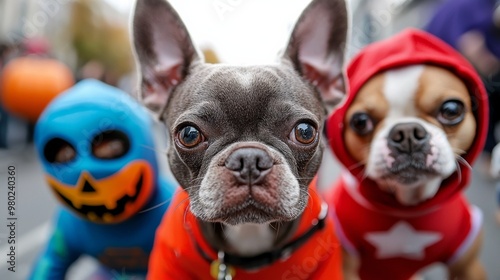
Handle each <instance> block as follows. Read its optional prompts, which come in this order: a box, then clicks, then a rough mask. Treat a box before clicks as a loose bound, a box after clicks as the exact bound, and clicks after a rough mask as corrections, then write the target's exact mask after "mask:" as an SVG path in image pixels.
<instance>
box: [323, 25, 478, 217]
mask: <svg viewBox="0 0 500 280" xmlns="http://www.w3.org/2000/svg"><path fill="white" fill-rule="evenodd" d="M414 64H431V65H436V66H441V67H443V68H446V69H448V70H450V71H452V72H454V73H455V74H456V75H457V76H458V77H461V78H462V80H463V81H464V82H465V83H466V85H467V86H468V88H469V91H470V94H471V95H472V96H474V97H475V99H476V102H477V106H476V112H475V116H476V120H477V124H478V125H477V128H476V132H475V134H476V138H475V140H474V143H473V144H472V147H471V148H470V149H469V151H468V153H467V154H465V155H463V158H464V159H465V160H466V161H467V162H468V163H469V164H472V163H473V162H474V161H475V159H476V158H477V156H478V155H479V154H480V152H481V150H482V149H483V146H484V142H485V139H486V133H487V128H488V98H487V94H486V91H485V89H484V86H483V83H482V81H481V79H480V78H479V76H478V75H477V73H476V72H475V70H474V68H473V67H472V66H471V65H470V64H469V62H468V61H467V60H466V59H465V58H463V57H462V56H461V55H460V54H459V53H458V52H456V51H455V50H454V49H452V48H451V47H450V46H448V45H447V44H446V43H444V42H443V41H441V40H440V39H438V38H436V37H434V36H433V35H430V34H429V33H426V32H424V31H420V30H416V29H408V30H406V31H403V32H402V33H400V34H398V35H396V36H393V37H391V38H389V39H387V40H384V41H380V42H377V43H374V44H371V45H369V46H368V47H366V48H365V49H363V50H362V51H361V52H360V53H359V54H358V55H357V56H356V57H355V58H354V59H353V60H352V61H351V63H350V64H349V66H348V69H347V76H348V78H349V94H348V96H347V98H346V101H345V102H344V104H342V105H341V107H339V109H338V110H336V111H335V112H334V113H333V114H332V115H331V116H330V117H329V119H328V122H327V135H328V139H329V142H330V146H331V147H332V149H333V151H334V152H335V155H336V156H337V158H338V159H339V160H340V161H341V162H342V164H343V165H344V166H347V167H352V166H357V168H351V169H350V172H351V173H352V174H353V175H354V176H355V177H357V178H358V180H363V184H362V185H361V186H360V192H361V194H362V195H363V196H364V197H366V198H367V199H368V200H370V201H372V202H373V203H375V204H377V207H379V208H380V209H386V210H391V209H395V208H396V209H398V211H415V210H422V209H429V207H432V206H436V205H439V204H441V203H443V202H445V201H447V200H448V199H450V198H451V197H453V196H454V195H456V194H457V193H459V192H460V191H462V189H463V188H465V187H466V186H467V185H468V183H469V181H470V176H471V170H470V169H469V168H468V167H467V166H465V165H463V163H460V171H461V174H456V173H455V174H454V175H452V176H450V177H449V178H448V179H447V180H445V181H443V184H442V187H441V188H440V190H439V192H438V193H437V194H436V196H435V197H434V198H432V199H429V200H427V201H425V202H423V203H421V204H419V205H416V206H404V205H401V204H400V203H399V202H398V201H397V200H396V199H395V197H394V196H393V195H390V194H387V193H385V192H383V191H381V190H380V189H379V188H378V187H376V186H375V183H374V182H373V181H371V180H370V179H363V170H364V165H361V166H359V165H358V163H357V161H356V160H355V159H354V158H352V156H351V155H350V154H349V153H348V151H347V149H346V147H345V145H344V141H343V130H344V128H343V123H344V117H345V114H346V112H347V109H348V107H349V105H350V104H351V103H352V101H353V100H354V97H355V96H356V94H357V93H358V91H359V90H360V88H361V86H362V85H363V84H364V83H366V82H367V81H368V80H369V79H370V78H371V77H373V76H374V75H375V74H377V73H380V72H383V71H385V70H388V69H393V68H398V67H403V66H409V65H414Z"/></svg>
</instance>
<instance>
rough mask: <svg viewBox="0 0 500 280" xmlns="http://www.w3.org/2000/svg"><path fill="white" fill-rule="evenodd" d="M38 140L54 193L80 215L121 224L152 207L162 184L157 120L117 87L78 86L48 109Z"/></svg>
mask: <svg viewBox="0 0 500 280" xmlns="http://www.w3.org/2000/svg"><path fill="white" fill-rule="evenodd" d="M34 141H35V147H36V149H37V152H38V155H39V158H40V160H41V164H42V167H43V171H44V172H45V174H46V176H45V177H46V181H47V183H48V185H49V186H50V189H51V190H52V191H53V193H54V194H55V196H56V197H57V199H58V200H59V201H61V202H62V204H63V205H64V206H66V207H67V208H68V209H69V210H71V211H72V212H75V213H76V214H78V215H79V216H81V217H83V218H85V219H88V220H89V221H92V222H96V223H119V222H122V221H125V220H126V219H128V218H131V217H132V216H133V215H135V214H137V213H138V212H140V211H142V210H145V209H147V207H150V206H149V205H148V203H149V202H150V201H151V197H152V195H153V194H154V191H155V189H156V188H157V186H158V178H157V177H158V164H157V159H156V154H155V145H154V139H153V122H152V119H151V118H150V116H149V115H148V113H147V111H146V110H145V109H144V108H143V107H142V106H141V105H140V104H138V103H137V102H136V101H135V100H134V99H133V98H131V97H130V96H128V95H127V94H126V93H124V92H122V91H120V90H119V89H116V88H113V87H110V86H108V85H106V84H103V83H101V82H98V81H94V80H86V81H82V82H80V83H78V84H77V85H75V86H74V87H73V88H71V89H70V90H69V91H67V92H65V93H63V94H61V95H60V96H59V97H57V98H56V99H55V100H54V101H53V102H51V103H50V104H49V106H48V107H47V108H46V109H45V111H44V112H43V114H42V115H41V116H40V119H39V120H38V122H37V125H36V127H35V137H34ZM151 207H154V205H151Z"/></svg>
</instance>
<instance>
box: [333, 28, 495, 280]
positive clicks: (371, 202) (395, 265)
mask: <svg viewBox="0 0 500 280" xmlns="http://www.w3.org/2000/svg"><path fill="white" fill-rule="evenodd" d="M415 64H430V65H435V66H439V67H443V68H446V69H448V70H450V71H452V72H453V73H455V74H456V75H457V76H458V77H460V78H461V79H462V80H463V81H464V83H465V84H466V85H467V87H468V89H469V92H470V94H471V96H473V98H474V99H475V102H476V103H475V104H476V105H477V106H475V111H474V114H475V117H476V121H477V128H476V131H475V135H476V137H475V139H474V142H473V144H472V146H471V148H470V149H469V151H468V152H467V154H465V155H462V156H463V158H464V159H465V160H466V161H467V162H468V163H469V164H470V165H472V163H473V162H474V161H475V159H476V158H477V156H478V155H479V154H480V152H481V150H482V148H483V145H484V141H485V138H486V132H487V127H488V123H487V122H488V100H487V95H486V91H485V89H484V86H483V84H482V81H481V79H480V78H479V77H478V75H477V74H476V72H475V70H474V68H473V67H472V66H471V65H470V64H469V63H468V61H467V60H466V59H465V58H463V57H462V56H461V55H460V54H459V53H458V52H456V51H455V50H454V49H452V48H451V47H450V46H448V45H447V44H446V43H444V42H442V41H441V40H439V39H438V38H436V37H434V36H432V35H430V34H428V33H425V32H423V31H419V30H415V29H409V30H406V31H404V32H402V33H400V34H398V35H396V36H393V37H392V38H389V39H387V40H384V41H380V42H377V43H374V44H372V45H369V46H368V47H366V48H365V49H364V50H362V51H361V52H360V53H359V54H358V55H357V56H356V57H355V58H354V59H353V60H352V62H351V63H350V65H349V66H348V69H347V75H348V78H349V95H348V96H347V99H346V101H345V103H344V104H342V106H341V107H340V108H339V109H338V110H337V111H335V112H334V114H333V115H332V116H331V117H330V118H329V119H328V123H327V135H328V138H329V143H330V145H331V147H332V149H333V151H334V152H335V154H336V156H337V158H338V159H339V160H340V161H341V163H342V164H343V165H344V166H346V167H352V166H357V167H356V168H353V169H352V168H351V169H350V170H349V172H348V171H345V174H343V176H342V178H341V179H340V180H339V182H338V183H337V186H335V187H334V188H332V193H331V194H330V197H329V200H330V201H329V202H331V203H332V205H333V206H334V207H331V208H335V209H334V211H335V215H334V217H335V218H336V222H337V223H339V225H338V226H336V228H337V230H338V234H339V238H340V239H341V241H342V242H343V243H344V244H343V245H344V246H345V247H346V248H347V249H348V250H350V251H351V253H353V254H359V256H360V257H361V261H362V265H361V269H360V274H361V277H362V279H387V274H385V275H383V276H382V275H380V272H384V271H385V272H387V271H391V274H390V276H391V279H407V278H409V277H411V276H412V275H413V274H414V273H415V272H417V271H418V270H419V269H420V268H422V267H423V266H425V265H427V264H430V263H432V262H436V261H441V262H452V261H453V260H455V259H456V258H458V257H460V254H461V253H463V252H464V251H465V250H466V249H467V248H468V246H469V245H470V243H471V241H472V240H473V239H474V238H475V236H476V235H477V232H478V230H479V227H480V224H481V222H480V220H481V215H480V212H478V211H475V210H474V211H472V209H471V208H470V207H469V205H468V204H467V203H466V200H465V198H464V197H463V196H462V195H461V193H462V190H463V189H464V188H465V187H466V186H467V185H468V183H469V181H470V176H471V170H470V169H469V168H468V167H467V166H466V165H464V164H463V163H460V169H459V170H460V171H459V172H455V173H454V174H453V175H451V176H450V177H449V178H447V179H446V180H444V181H443V183H442V185H441V187H440V190H439V191H438V193H437V194H436V195H435V196H434V197H433V198H431V199H429V200H427V201H425V202H422V203H420V204H418V205H415V206H405V205H402V204H400V203H399V202H398V201H397V200H396V198H395V196H393V195H391V194H388V193H386V192H383V191H382V190H381V189H380V188H378V187H377V186H376V183H375V182H373V181H372V180H370V179H368V178H364V177H363V176H364V174H363V170H364V168H365V166H363V165H362V166H359V165H358V162H357V161H356V160H355V159H354V158H353V157H352V156H351V155H350V154H349V152H348V150H347V148H346V147H345V145H344V141H343V131H344V128H343V124H344V117H345V114H346V112H347V109H348V108H349V106H350V104H351V103H352V102H353V100H354V98H355V96H356V95H357V93H358V91H359V90H360V88H361V87H362V86H363V85H364V84H365V83H366V82H367V81H368V80H369V79H370V78H372V77H373V76H375V75H376V74H378V73H381V72H383V71H386V70H388V69H394V68H398V67H403V66H410V65H415ZM452 211H453V212H452ZM383 233H386V234H387V235H383ZM414 234H416V236H419V237H421V239H419V241H418V242H415V241H412V242H409V243H404V242H403V241H404V240H405V237H408V236H413V235H414ZM449 235H451V236H453V237H451V238H450V237H449ZM401 236H402V237H403V238H402V239H400V240H395V238H396V239H397V238H398V237H401ZM385 237H389V238H390V242H389V243H392V246H394V244H399V243H401V242H403V243H404V244H400V245H401V246H403V247H404V246H406V247H408V246H410V247H411V246H412V244H413V245H415V246H417V247H418V246H421V247H420V248H419V249H422V250H417V249H418V248H417V249H415V247H413V248H407V254H406V255H405V256H403V255H404V254H402V255H401V256H394V254H392V255H391V252H390V249H389V251H387V249H385V251H384V249H381V248H378V247H377V246H379V245H381V244H382V243H384V242H381V240H383V239H384V238H385ZM401 240H403V241H401ZM407 241H408V240H407ZM419 242H420V243H419ZM389 246H391V245H389ZM392 253H394V251H393V252H392ZM379 275H380V276H379Z"/></svg>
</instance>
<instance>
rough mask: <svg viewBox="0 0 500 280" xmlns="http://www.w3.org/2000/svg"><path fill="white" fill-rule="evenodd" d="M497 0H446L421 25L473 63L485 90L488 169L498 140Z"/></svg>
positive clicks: (499, 55) (499, 24)
mask: <svg viewBox="0 0 500 280" xmlns="http://www.w3.org/2000/svg"><path fill="white" fill-rule="evenodd" d="M499 5H500V1H499V0H448V1H446V2H445V3H443V5H442V6H440V7H439V8H438V9H437V11H436V13H435V14H434V16H433V18H432V20H431V21H430V22H429V24H428V25H427V27H426V28H425V29H426V30H427V31H428V32H430V33H432V34H434V35H436V36H437V37H439V38H441V39H443V40H444V41H445V42H447V43H448V44H450V45H451V46H453V47H454V48H455V49H457V50H458V51H460V52H461V53H462V54H463V55H464V56H465V57H466V58H467V59H469V61H470V62H471V63H472V64H473V65H474V67H475V68H476V69H477V71H478V72H479V73H480V75H481V77H482V78H483V81H484V83H485V86H486V90H487V91H488V96H489V102H490V125H489V129H488V138H487V140H486V145H485V148H484V154H485V159H484V163H485V165H486V166H485V167H484V168H482V171H483V173H485V174H487V173H488V170H489V169H488V168H489V165H490V159H491V153H492V150H493V148H494V147H495V145H496V144H497V143H498V142H499V141H500V139H499V137H498V132H495V131H498V128H497V127H498V126H499V123H500V111H499V110H498V108H499V105H500V8H499Z"/></svg>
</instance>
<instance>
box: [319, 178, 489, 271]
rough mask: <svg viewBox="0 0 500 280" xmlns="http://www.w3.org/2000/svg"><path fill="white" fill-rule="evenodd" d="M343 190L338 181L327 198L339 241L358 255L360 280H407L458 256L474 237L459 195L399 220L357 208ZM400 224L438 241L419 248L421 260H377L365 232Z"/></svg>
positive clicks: (384, 230) (470, 217)
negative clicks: (430, 266)
mask: <svg viewBox="0 0 500 280" xmlns="http://www.w3.org/2000/svg"><path fill="white" fill-rule="evenodd" d="M347 188H348V186H347V184H346V182H345V181H344V180H340V181H338V185H336V186H335V187H334V188H333V189H332V190H333V191H332V192H331V193H330V194H329V195H328V198H327V199H328V202H330V203H331V205H334V212H335V213H334V214H333V215H334V217H335V219H336V221H337V222H338V223H339V224H340V225H342V226H339V225H336V230H337V232H338V236H339V237H340V239H341V242H342V243H343V244H344V245H345V246H346V247H347V248H348V251H349V249H354V250H355V253H358V254H359V257H360V260H361V267H360V269H359V273H360V277H361V279H370V280H379V279H380V280H385V279H388V276H390V279H401V280H403V279H410V278H411V277H412V276H413V275H414V274H415V273H417V272H418V271H419V270H420V269H422V268H423V267H425V266H427V265H429V264H432V263H434V262H443V263H446V262H448V261H450V259H452V257H455V256H454V255H455V254H456V253H460V252H457V249H458V248H460V246H463V245H464V246H465V247H466V248H467V247H468V244H465V243H466V240H467V239H468V238H471V239H472V240H473V239H474V238H475V237H476V236H477V230H478V229H477V226H478V224H479V223H480V221H478V220H477V219H476V220H475V222H476V226H475V227H476V228H475V229H473V227H472V223H473V222H472V221H473V219H472V216H471V211H470V209H469V206H468V203H467V201H466V200H465V198H464V197H463V196H462V195H457V196H455V197H453V198H452V199H450V200H448V201H447V202H445V203H443V204H442V205H441V207H439V208H437V209H435V210H433V211H429V212H425V213H418V214H416V215H413V216H407V217H401V216H398V215H392V214H388V213H387V212H381V211H377V210H376V208H371V209H370V207H365V206H363V205H361V204H360V203H359V201H356V199H354V198H353V196H352V195H351V193H350V192H348V191H347ZM401 221H404V222H406V223H408V224H409V225H411V227H413V228H414V230H415V231H418V232H432V233H433V234H435V233H438V234H441V235H442V238H440V240H439V241H437V242H435V243H433V244H431V245H429V246H423V247H424V248H425V251H423V252H424V253H425V255H424V256H423V258H421V259H418V258H417V259H415V258H407V257H390V258H378V257H377V248H376V246H374V244H373V243H372V242H369V240H368V239H367V238H366V237H367V233H373V232H388V231H390V230H391V228H393V227H394V226H395V225H396V224H398V223H400V222H401ZM410 239H412V238H410ZM412 240H413V239H412ZM394 242H395V241H394ZM410 243H411V242H410ZM387 245H388V246H390V244H387ZM349 246H353V247H354V248H351V247H349ZM388 273H389V274H388Z"/></svg>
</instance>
